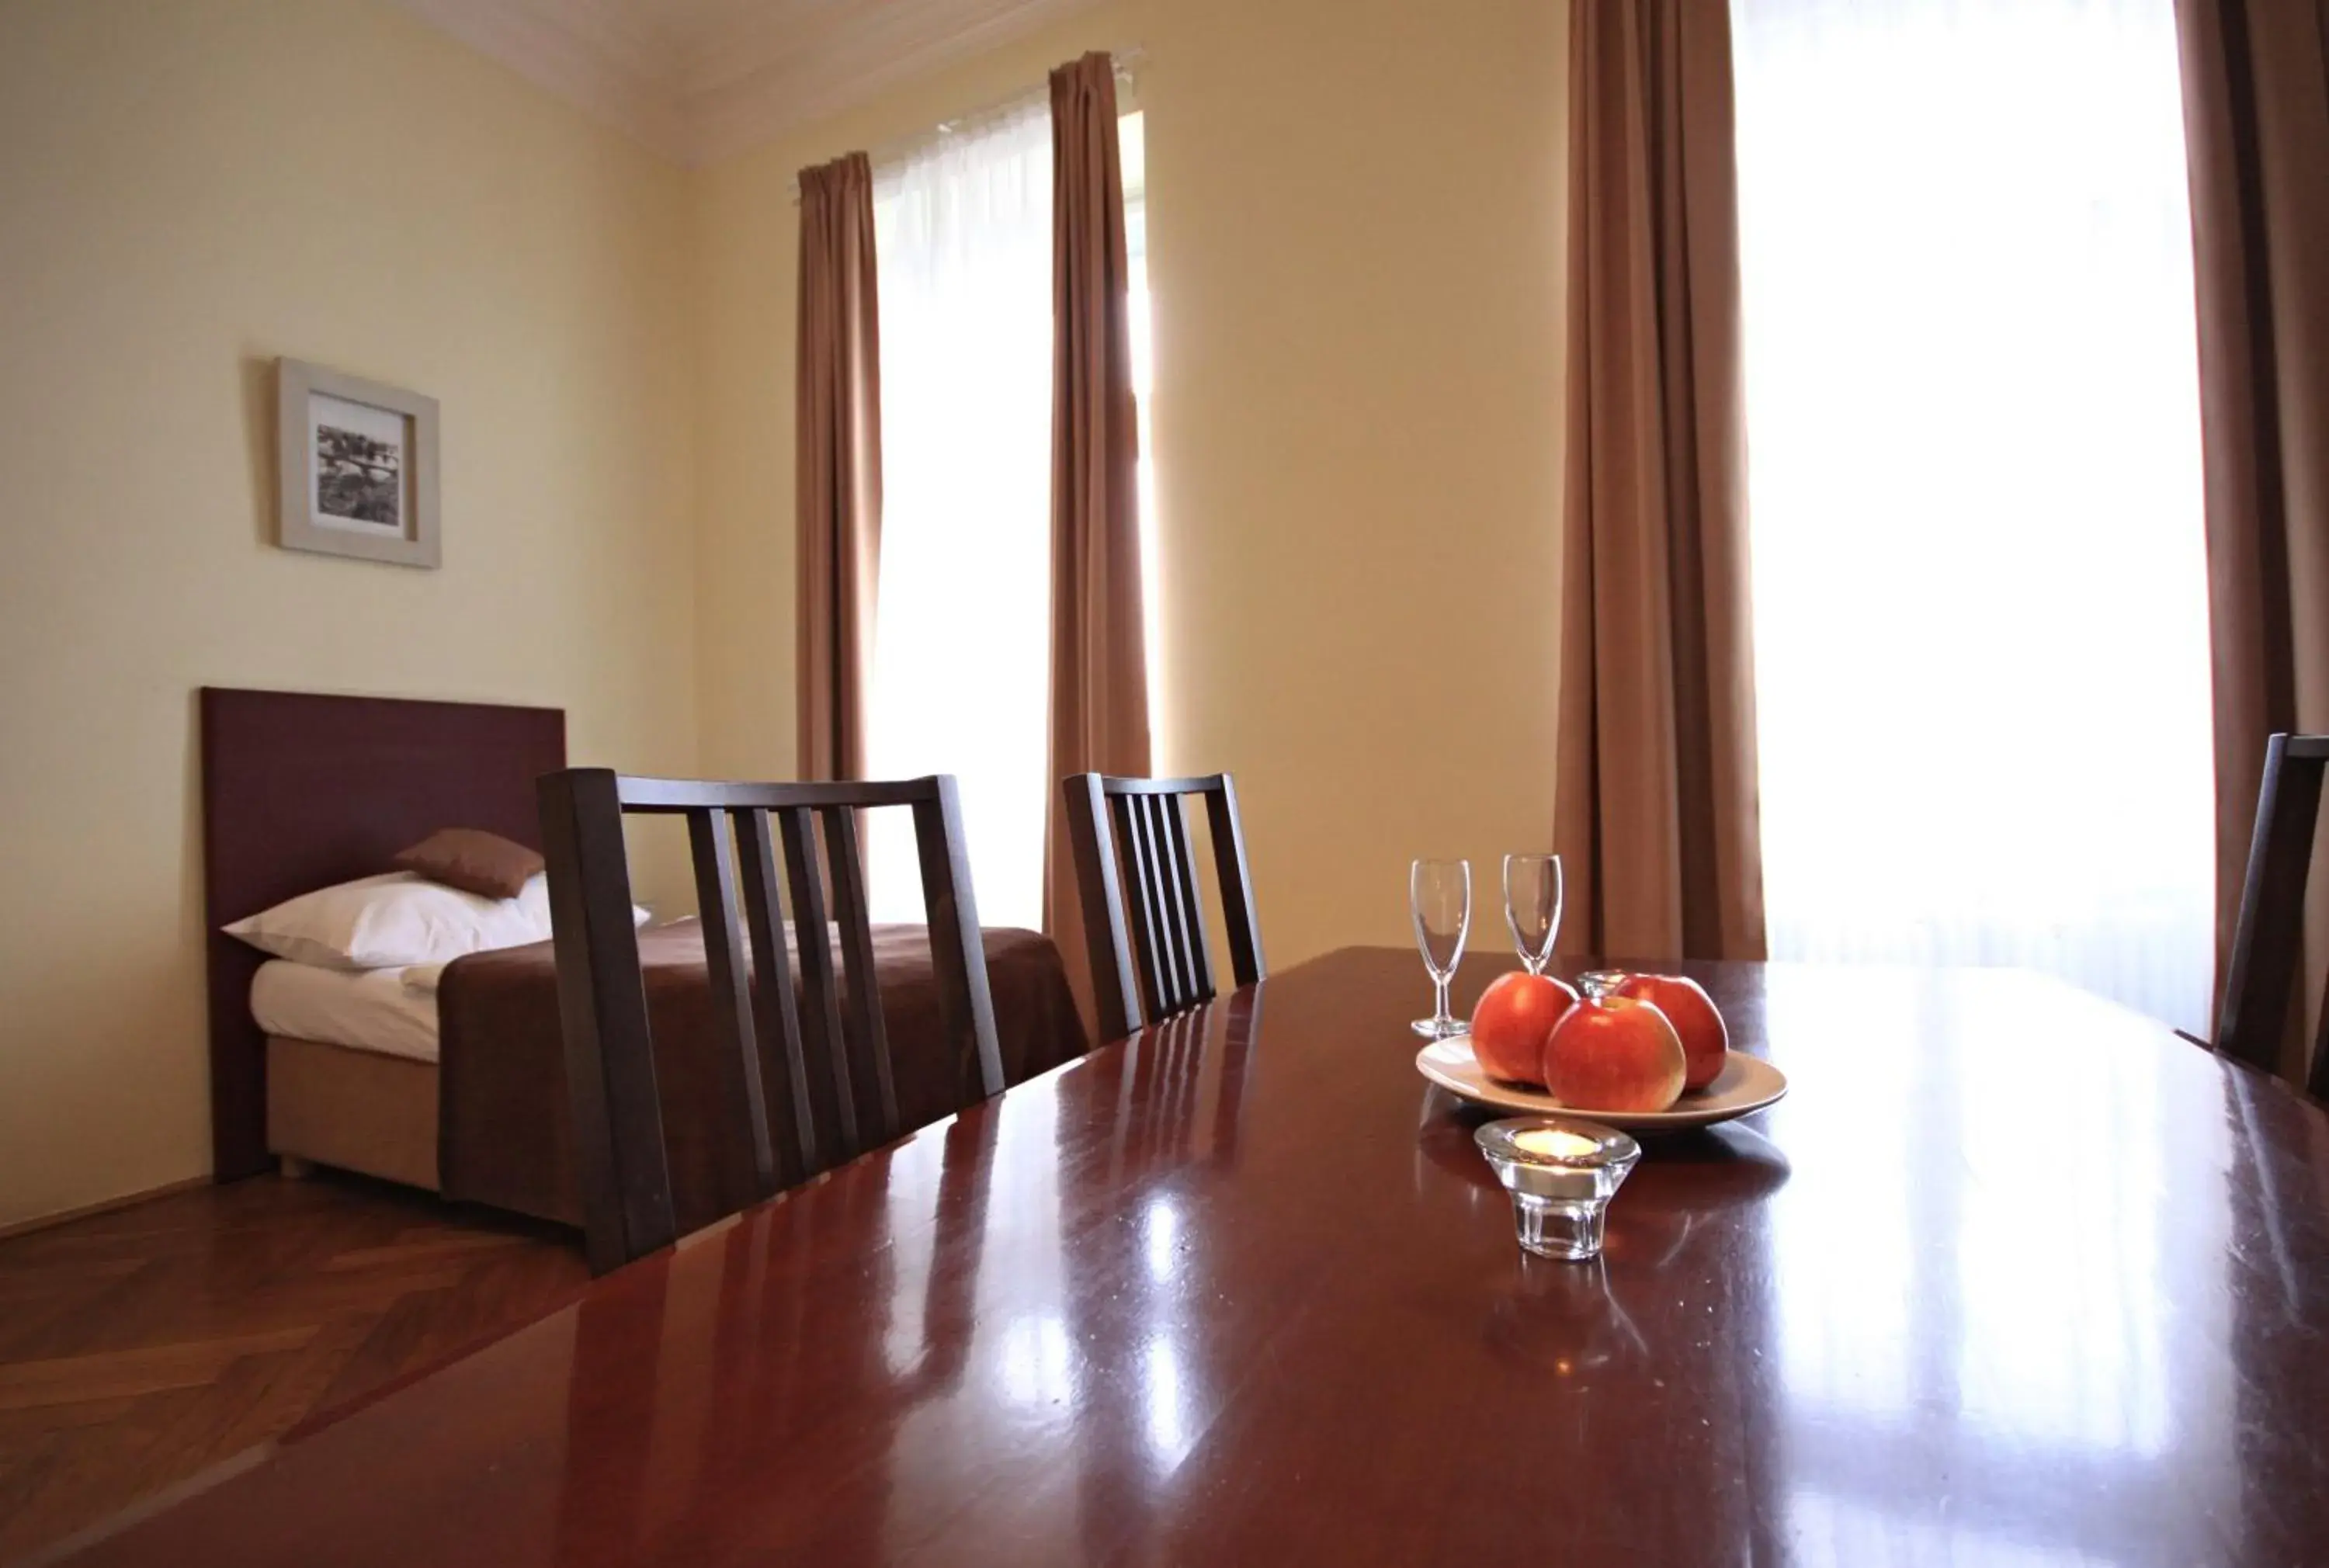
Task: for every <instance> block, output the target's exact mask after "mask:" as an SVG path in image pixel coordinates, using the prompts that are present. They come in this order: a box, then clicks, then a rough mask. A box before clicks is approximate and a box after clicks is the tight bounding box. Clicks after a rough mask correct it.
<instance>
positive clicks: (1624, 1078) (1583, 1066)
mask: <svg viewBox="0 0 2329 1568" xmlns="http://www.w3.org/2000/svg"><path fill="white" fill-rule="evenodd" d="M1596 981H1604V982H1605V983H1598V984H1597V983H1595V982H1596ZM1617 983H1618V981H1617V979H1616V977H1614V976H1609V977H1603V976H1588V977H1587V980H1586V986H1585V1000H1583V1001H1581V1002H1579V1003H1578V1004H1577V1006H1575V1007H1573V1008H1571V1009H1569V1012H1568V1014H1567V1016H1565V1017H1564V1018H1562V1019H1561V1022H1560V1023H1558V1024H1556V1025H1555V1026H1553V1030H1552V1034H1551V1038H1548V1039H1547V1040H1546V1041H1545V1043H1544V1086H1545V1088H1546V1089H1547V1090H1549V1091H1550V1092H1551V1094H1552V1097H1553V1098H1554V1099H1556V1100H1559V1101H1560V1102H1561V1103H1562V1104H1563V1105H1565V1106H1567V1107H1569V1108H1570V1109H1571V1110H1574V1111H1578V1112H1581V1113H1585V1114H1587V1115H1591V1114H1592V1113H1594V1112H1596V1111H1663V1110H1664V1109H1665V1108H1666V1107H1667V1106H1669V1105H1672V1104H1673V1103H1674V1102H1675V1101H1676V1100H1679V1099H1680V1098H1682V1085H1683V1075H1684V1074H1685V1073H1686V1072H1687V1070H1688V1064H1687V1062H1686V1060H1685V1058H1684V1057H1683V1049H1682V1037H1681V1036H1680V1035H1677V1034H1676V1033H1674V1025H1673V1024H1672V1023H1671V1022H1669V1021H1668V1020H1667V1019H1666V1015H1665V1014H1664V1013H1662V1012H1660V1011H1659V1010H1658V1009H1657V1008H1656V1007H1655V1005H1653V1004H1652V1003H1649V1002H1645V1001H1636V1000H1634V999H1633V998H1631V997H1626V996H1619V995H1617V989H1616V988H1617Z"/></svg>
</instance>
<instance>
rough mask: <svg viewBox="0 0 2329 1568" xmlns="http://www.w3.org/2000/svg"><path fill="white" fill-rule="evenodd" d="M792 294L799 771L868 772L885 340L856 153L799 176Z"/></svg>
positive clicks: (865, 188)
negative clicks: (796, 309)
mask: <svg viewBox="0 0 2329 1568" xmlns="http://www.w3.org/2000/svg"><path fill="white" fill-rule="evenodd" d="M799 287H800V321H799V332H798V336H797V339H796V342H795V345H794V352H795V354H796V355H797V360H796V363H795V370H794V373H795V376H796V379H797V388H796V391H795V399H794V404H795V406H794V418H795V421H796V425H795V431H794V458H793V462H794V487H795V494H794V510H795V518H796V521H797V526H798V529H799V561H798V572H797V585H796V587H797V594H798V597H799V611H798V616H797V620H798V637H799V650H798V656H797V665H798V672H797V681H798V684H799V690H798V699H797V708H798V723H799V736H798V745H799V754H798V756H797V770H798V774H799V776H800V777H802V778H805V779H842V778H863V777H864V776H865V700H866V692H867V690H869V688H870V686H871V684H872V668H873V603H874V599H873V595H874V577H875V573H876V570H877V568H879V566H880V564H881V556H882V333H881V324H880V311H879V309H878V308H877V306H876V304H875V297H874V296H875V287H874V258H873V168H872V164H871V163H869V162H868V161H867V159H866V156H865V155H864V154H863V153H852V154H850V155H848V156H847V157H844V158H840V159H836V160H835V161H834V162H833V163H830V164H823V165H822V166H820V167H817V168H814V169H804V170H802V171H801V174H800V282H799Z"/></svg>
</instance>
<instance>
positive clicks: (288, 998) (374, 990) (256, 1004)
mask: <svg viewBox="0 0 2329 1568" xmlns="http://www.w3.org/2000/svg"><path fill="white" fill-rule="evenodd" d="M250 1016H251V1017H252V1018H254V1019H257V1020H258V1022H259V1028H262V1029H264V1030H266V1031H267V1032H268V1033H269V1034H270V1035H286V1036H288V1037H290V1038H293V1039H297V1040H321V1041H322V1042H323V1043H324V1044H325V1045H327V1046H346V1047H350V1048H351V1049H353V1050H359V1051H374V1052H377V1053H379V1054H380V1055H382V1056H402V1057H405V1058H406V1059H408V1060H410V1061H415V1062H433V1061H435V1060H437V993H436V992H435V991H414V990H411V989H410V988H408V987H407V986H406V985H405V983H404V971H403V970H401V969H370V970H362V971H357V972H348V971H345V970H334V969H320V968H318V967H316V965H314V964H312V963H293V962H289V961H288V960H286V959H280V958H278V959H271V960H269V962H265V963H262V964H260V965H259V973H258V974H257V975H256V976H254V977H253V978H252V980H251V982H250Z"/></svg>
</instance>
